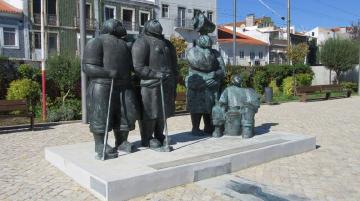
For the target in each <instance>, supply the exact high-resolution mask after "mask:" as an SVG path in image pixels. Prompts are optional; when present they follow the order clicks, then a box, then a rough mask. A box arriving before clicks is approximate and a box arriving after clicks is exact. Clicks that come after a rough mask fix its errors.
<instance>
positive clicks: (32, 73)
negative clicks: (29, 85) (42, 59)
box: [17, 64, 41, 79]
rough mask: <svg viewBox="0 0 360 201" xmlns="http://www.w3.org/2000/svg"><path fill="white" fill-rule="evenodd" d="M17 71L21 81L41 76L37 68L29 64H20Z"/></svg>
mask: <svg viewBox="0 0 360 201" xmlns="http://www.w3.org/2000/svg"><path fill="white" fill-rule="evenodd" d="M17 70H18V73H19V76H20V78H21V79H36V78H37V77H38V76H40V75H41V71H40V69H39V68H36V67H34V66H31V65H29V64H21V65H20V66H19V67H18V69H17Z"/></svg>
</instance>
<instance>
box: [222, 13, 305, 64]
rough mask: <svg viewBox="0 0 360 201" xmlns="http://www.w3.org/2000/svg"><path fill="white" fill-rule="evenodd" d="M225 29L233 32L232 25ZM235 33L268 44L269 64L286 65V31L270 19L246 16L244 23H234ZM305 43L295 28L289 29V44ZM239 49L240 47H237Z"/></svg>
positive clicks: (252, 15) (302, 35) (226, 25)
mask: <svg viewBox="0 0 360 201" xmlns="http://www.w3.org/2000/svg"><path fill="white" fill-rule="evenodd" d="M224 27H225V28H227V29H230V30H231V31H232V30H233V25H232V23H230V24H225V25H224ZM236 27H237V29H236V32H237V33H240V34H243V35H246V36H249V37H252V38H254V39H257V40H260V41H262V42H264V43H267V44H268V47H269V60H268V62H267V63H270V64H286V63H287V49H288V45H287V30H286V28H279V27H277V26H276V25H275V24H274V23H273V22H272V19H271V18H270V17H260V18H256V17H255V15H254V14H249V15H247V16H246V18H245V20H244V21H239V22H237V23H236ZM303 42H305V43H307V42H308V37H307V36H306V35H304V34H302V33H297V32H296V31H295V27H290V44H291V45H296V44H299V43H303ZM239 48H241V46H240V47H239Z"/></svg>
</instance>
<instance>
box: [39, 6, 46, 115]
mask: <svg viewBox="0 0 360 201" xmlns="http://www.w3.org/2000/svg"><path fill="white" fill-rule="evenodd" d="M40 4H41V5H40V7H41V8H40V9H41V13H40V18H41V19H40V30H41V33H40V35H41V87H42V93H41V95H42V113H41V116H42V120H43V121H46V119H47V113H46V73H45V59H46V52H45V0H41V2H40Z"/></svg>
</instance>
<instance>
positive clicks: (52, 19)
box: [47, 14, 58, 26]
mask: <svg viewBox="0 0 360 201" xmlns="http://www.w3.org/2000/svg"><path fill="white" fill-rule="evenodd" d="M47 25H50V26H57V25H58V24H57V15H52V14H48V15H47Z"/></svg>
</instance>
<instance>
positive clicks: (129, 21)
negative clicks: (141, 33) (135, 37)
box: [121, 8, 135, 31]
mask: <svg viewBox="0 0 360 201" xmlns="http://www.w3.org/2000/svg"><path fill="white" fill-rule="evenodd" d="M121 12H122V22H123V25H124V27H125V28H126V30H130V31H132V30H133V29H134V23H135V16H134V13H135V10H134V9H131V8H122V9H121Z"/></svg>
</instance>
